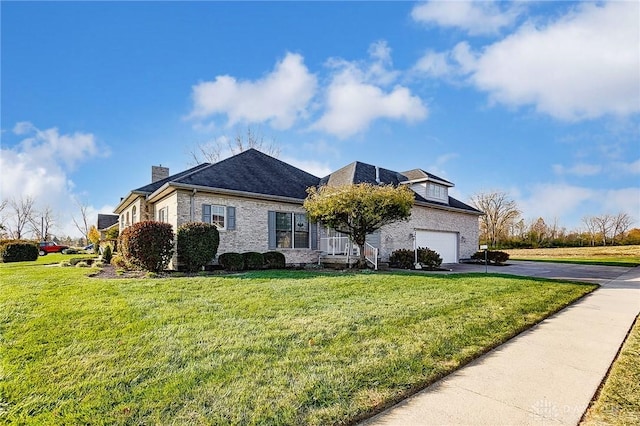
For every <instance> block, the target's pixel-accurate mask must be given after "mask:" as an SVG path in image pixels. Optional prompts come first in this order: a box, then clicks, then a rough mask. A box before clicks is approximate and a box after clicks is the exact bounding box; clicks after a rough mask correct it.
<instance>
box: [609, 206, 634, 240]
mask: <svg viewBox="0 0 640 426" xmlns="http://www.w3.org/2000/svg"><path fill="white" fill-rule="evenodd" d="M611 221H612V226H611V228H612V230H611V243H612V244H615V243H616V238H617V237H621V236H623V235H624V233H625V232H627V230H628V229H629V227H630V226H631V224H632V223H633V219H631V216H629V215H628V214H627V213H623V212H620V213H618V214H617V215H615V216H613V217H612V218H611Z"/></svg>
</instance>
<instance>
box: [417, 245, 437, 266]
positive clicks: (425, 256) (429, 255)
mask: <svg viewBox="0 0 640 426" xmlns="http://www.w3.org/2000/svg"><path fill="white" fill-rule="evenodd" d="M418 263H420V264H421V265H422V266H423V267H426V268H427V269H431V270H434V269H438V268H439V267H440V265H442V257H440V255H439V254H438V253H437V252H435V251H434V250H431V249H430V248H428V247H418Z"/></svg>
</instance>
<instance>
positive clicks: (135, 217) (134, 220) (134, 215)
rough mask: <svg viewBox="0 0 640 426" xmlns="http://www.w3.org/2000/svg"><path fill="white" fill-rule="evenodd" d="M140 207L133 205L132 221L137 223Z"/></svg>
mask: <svg viewBox="0 0 640 426" xmlns="http://www.w3.org/2000/svg"><path fill="white" fill-rule="evenodd" d="M137 213H138V208H137V207H136V206H133V208H132V209H131V223H136V222H137V221H138V214H137Z"/></svg>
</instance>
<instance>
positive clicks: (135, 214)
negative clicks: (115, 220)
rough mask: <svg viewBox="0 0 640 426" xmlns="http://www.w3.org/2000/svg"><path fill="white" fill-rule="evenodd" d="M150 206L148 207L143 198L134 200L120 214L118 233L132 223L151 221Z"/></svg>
mask: <svg viewBox="0 0 640 426" xmlns="http://www.w3.org/2000/svg"><path fill="white" fill-rule="evenodd" d="M151 209H152V206H150V205H149V204H148V203H147V202H146V201H145V198H144V197H143V196H140V197H137V198H135V199H134V200H133V201H132V202H131V203H130V204H129V205H127V206H126V207H125V208H124V210H122V212H121V213H120V220H119V226H120V231H121V232H122V230H123V229H124V228H126V227H128V226H130V225H133V224H134V223H138V222H142V221H145V220H152V219H153V214H152V213H151Z"/></svg>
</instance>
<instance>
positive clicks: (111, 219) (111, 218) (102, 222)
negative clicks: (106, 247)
mask: <svg viewBox="0 0 640 426" xmlns="http://www.w3.org/2000/svg"><path fill="white" fill-rule="evenodd" d="M118 219H119V216H118V215H117V214H102V213H100V214H98V226H97V228H98V231H100V239H101V240H104V239H105V238H106V236H107V231H109V229H112V228H117V227H118V226H119V225H118Z"/></svg>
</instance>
